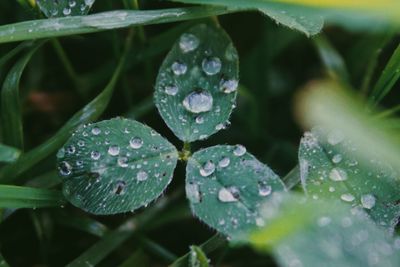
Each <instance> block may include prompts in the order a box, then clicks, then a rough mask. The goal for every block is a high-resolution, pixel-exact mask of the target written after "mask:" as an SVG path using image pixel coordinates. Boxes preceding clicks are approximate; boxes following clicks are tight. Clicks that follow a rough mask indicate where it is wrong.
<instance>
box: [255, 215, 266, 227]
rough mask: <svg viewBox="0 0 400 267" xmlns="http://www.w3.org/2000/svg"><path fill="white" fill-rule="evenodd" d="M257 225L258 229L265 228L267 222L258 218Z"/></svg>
mask: <svg viewBox="0 0 400 267" xmlns="http://www.w3.org/2000/svg"><path fill="white" fill-rule="evenodd" d="M256 225H257V226H258V227H263V226H265V221H264V219H263V218H260V217H258V218H256Z"/></svg>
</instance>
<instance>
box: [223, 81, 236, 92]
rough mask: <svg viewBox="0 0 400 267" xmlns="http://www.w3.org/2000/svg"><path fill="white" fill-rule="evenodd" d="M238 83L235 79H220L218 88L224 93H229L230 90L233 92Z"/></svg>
mask: <svg viewBox="0 0 400 267" xmlns="http://www.w3.org/2000/svg"><path fill="white" fill-rule="evenodd" d="M238 85H239V82H238V81H237V80H225V79H222V80H221V84H220V90H221V91H222V92H224V93H225V94H230V93H232V92H235V91H236V89H237V87H238Z"/></svg>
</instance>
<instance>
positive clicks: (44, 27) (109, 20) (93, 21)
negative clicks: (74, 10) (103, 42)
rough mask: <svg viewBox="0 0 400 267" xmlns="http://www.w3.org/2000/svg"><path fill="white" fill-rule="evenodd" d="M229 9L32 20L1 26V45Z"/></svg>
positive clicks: (190, 16)
mask: <svg viewBox="0 0 400 267" xmlns="http://www.w3.org/2000/svg"><path fill="white" fill-rule="evenodd" d="M234 11H237V9H229V8H226V7H189V8H171V9H160V10H147V11H143V10H116V11H109V12H103V13H98V14H94V15H89V16H72V17H64V18H52V19H42V20H31V21H25V22H19V23H14V24H8V25H3V26H0V43H7V42H16V41H22V40H32V39H39V38H46V37H57V36H67V35H74V34H85V33H93V32H100V31H106V30H112V29H119V28H126V27H130V26H140V25H149V24H160V23H168V22H175V21H183V20H189V19H190V20H192V19H199V18H204V17H209V16H217V15H223V14H226V13H230V12H234Z"/></svg>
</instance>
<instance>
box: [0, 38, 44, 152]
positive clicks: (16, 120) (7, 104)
mask: <svg viewBox="0 0 400 267" xmlns="http://www.w3.org/2000/svg"><path fill="white" fill-rule="evenodd" d="M42 44H43V42H41V43H38V44H36V45H35V46H34V47H32V48H31V50H30V51H29V52H28V53H26V54H25V55H24V56H23V57H22V58H21V59H20V60H19V61H18V62H17V63H16V64H15V65H14V66H13V67H12V69H11V70H10V71H9V73H8V75H7V77H6V79H5V81H4V83H3V88H2V90H1V105H0V106H1V112H0V114H1V122H2V133H3V138H4V143H5V144H6V145H10V146H13V147H16V148H18V149H23V130H22V128H23V127H22V110H21V103H20V97H19V83H20V80H21V76H22V73H23V71H24V70H25V67H26V65H27V64H28V62H29V60H30V59H31V58H32V56H33V54H34V53H35V52H36V51H37V49H38V48H39V47H40V46H41V45H42Z"/></svg>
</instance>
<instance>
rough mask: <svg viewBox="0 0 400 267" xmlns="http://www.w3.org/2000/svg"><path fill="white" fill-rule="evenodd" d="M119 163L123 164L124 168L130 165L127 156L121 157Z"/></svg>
mask: <svg viewBox="0 0 400 267" xmlns="http://www.w3.org/2000/svg"><path fill="white" fill-rule="evenodd" d="M118 165H119V166H121V167H122V168H126V167H128V158H127V157H122V158H119V159H118Z"/></svg>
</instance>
